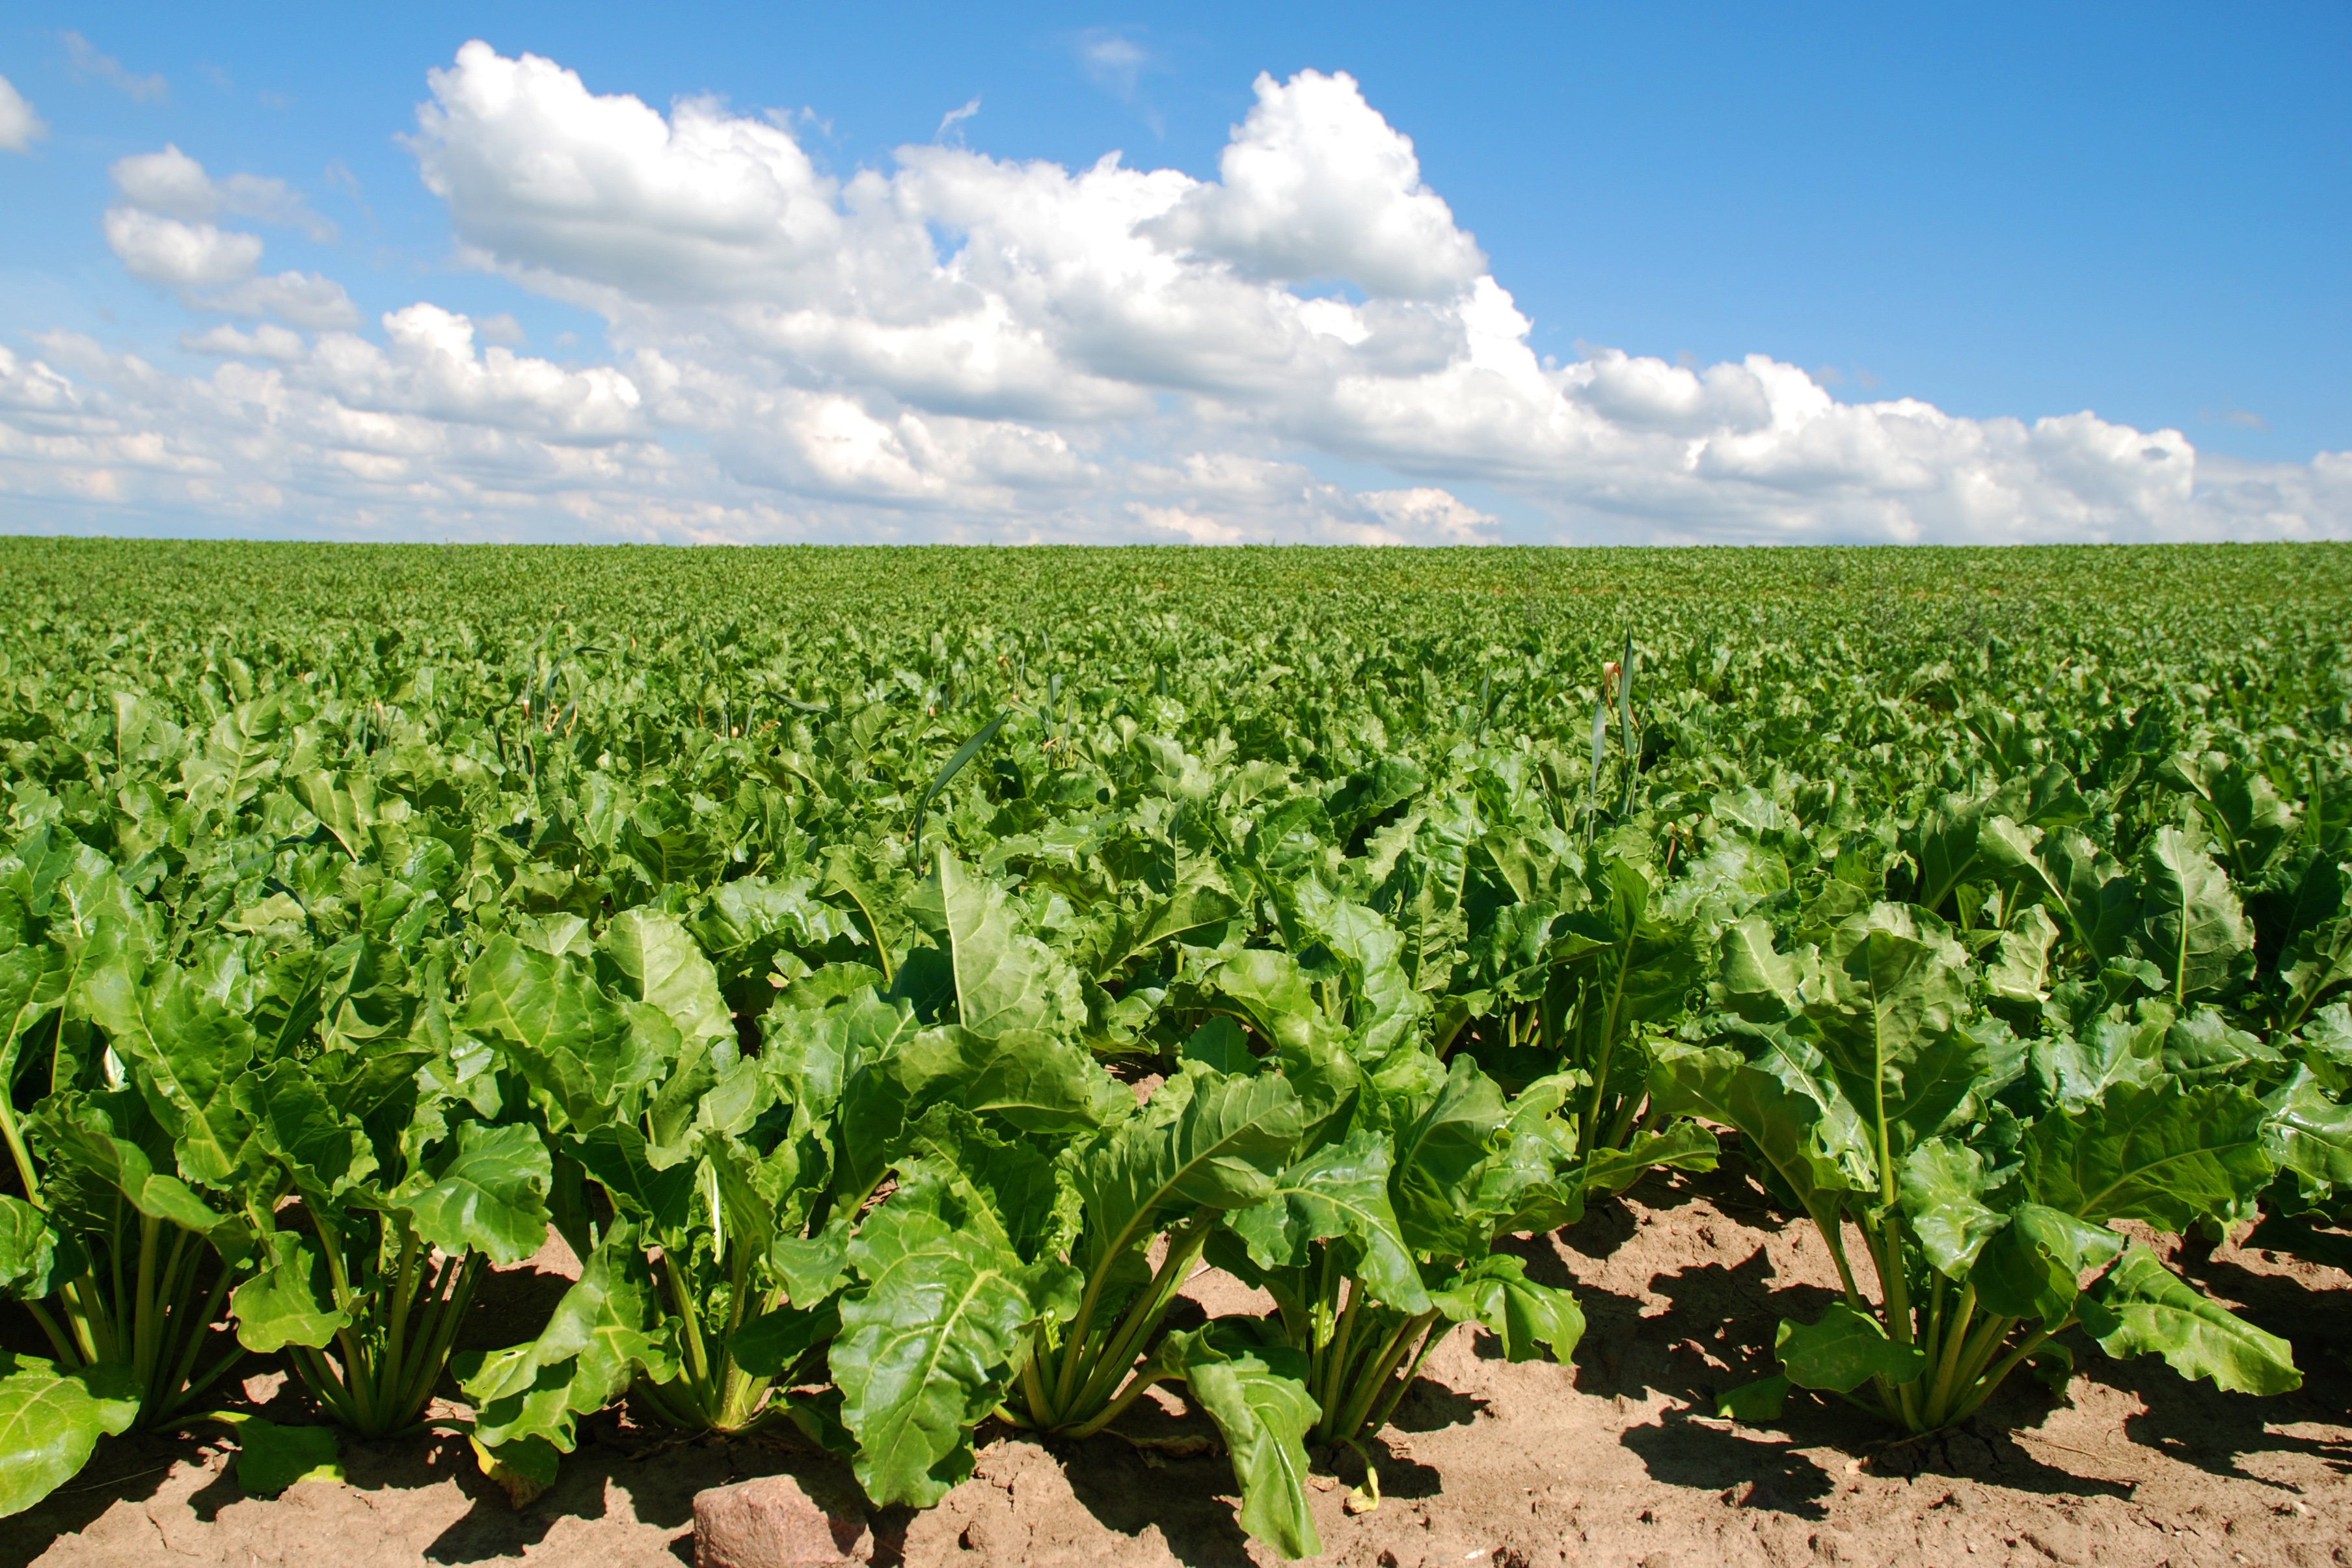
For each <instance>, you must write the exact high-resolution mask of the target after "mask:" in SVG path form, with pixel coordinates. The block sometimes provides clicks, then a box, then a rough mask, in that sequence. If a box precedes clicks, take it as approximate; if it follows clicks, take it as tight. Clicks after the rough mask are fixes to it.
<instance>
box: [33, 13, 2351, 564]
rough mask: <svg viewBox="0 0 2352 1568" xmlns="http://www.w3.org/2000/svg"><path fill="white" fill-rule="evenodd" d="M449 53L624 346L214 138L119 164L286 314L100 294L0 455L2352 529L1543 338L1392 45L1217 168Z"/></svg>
mask: <svg viewBox="0 0 2352 1568" xmlns="http://www.w3.org/2000/svg"><path fill="white" fill-rule="evenodd" d="M428 85H429V88H430V92H431V98H430V100H429V101H428V102H426V103H425V104H424V105H423V106H422V107H421V108H420V110H419V111H418V119H417V127H416V130H415V132H414V134H413V135H412V136H411V137H410V138H409V141H408V145H409V147H410V149H411V151H412V152H413V153H414V154H415V157H416V160H417V163H418V167H419V170H420V172H421V174H422V175H423V177H424V180H425V184H426V185H427V186H428V188H429V189H431V190H432V191H433V192H434V193H436V195H438V196H439V197H440V198H441V199H442V200H443V202H444V203H445V204H446V207H447V211H448V215H449V218H450V222H451V224H452V226H453V228H454V230H455V235H456V238H457V245H458V254H459V255H460V257H461V258H464V259H465V260H467V262H469V263H470V264H471V265H473V266H476V267H478V268H483V269H486V270H488V271H491V272H495V273H498V274H500V275H502V276H503V277H505V278H506V279H509V280H510V281H511V282H512V283H514V284H517V285H520V286H521V287H523V288H525V289H531V290H535V291H537V292H539V293H541V294H543V295H545V296H548V297H550V298H552V299H555V300H562V301H564V302H566V303H568V304H570V305H572V306H575V307H580V308H584V309H586V310H591V311H593V312H594V313H596V314H597V315H598V316H600V317H601V318H602V319H603V321H604V338H605V340H606V342H607V343H608V344H609V348H610V353H609V355H608V363H601V364H597V363H592V364H586V365H559V364H556V363H552V362H551V361H547V360H542V359H539V358H535V357H532V356H530V355H528V354H525V353H519V352H517V349H518V347H519V345H520V344H521V342H523V334H522V331H521V329H520V325H519V324H518V323H517V322H516V321H514V320H513V318H512V316H511V314H510V313H507V312H500V313H498V314H494V315H487V316H484V317H482V318H480V319H475V318H472V317H468V316H467V315H464V314H461V313H459V312H457V311H455V310H448V309H446V308H445V307H443V306H441V305H438V304H436V303H433V302H431V301H429V300H420V301H418V302H416V303H415V304H412V305H409V306H407V307H406V308H404V309H402V310H394V311H391V312H389V313H387V314H384V315H383V316H381V317H380V318H378V319H376V321H374V322H373V324H372V325H371V324H364V323H362V321H361V318H360V313H359V312H358V310H356V309H355V308H354V307H353V306H352V301H351V300H350V299H349V297H348V296H347V295H346V294H345V293H344V291H343V289H341V285H340V284H338V283H336V282H335V281H334V280H332V279H327V278H325V277H322V276H320V275H317V274H310V273H281V274H278V275H277V276H275V277H263V276H259V275H258V267H259V259H260V254H261V242H260V241H259V240H258V239H257V237H253V236H250V235H240V234H236V233H232V232H229V231H226V230H223V229H220V228H218V227H217V226H215V218H217V217H220V216H244V217H248V218H252V219H254V220H256V221H262V222H278V223H294V224H298V225H299V224H301V223H303V222H304V221H305V218H304V214H306V213H307V209H306V208H304V207H302V206H301V205H300V204H299V197H297V196H296V195H294V194H293V193H292V192H291V191H290V190H289V189H288V188H287V187H285V186H283V185H282V184H279V183H278V182H275V181H265V180H259V179H256V178H251V177H247V176H232V177H231V178H229V179H226V180H217V179H215V178H213V177H211V176H210V175H208V174H205V171H204V170H203V169H202V168H201V166H200V165H197V164H196V163H195V162H194V160H193V159H190V158H188V157H186V155H185V154H184V153H180V152H179V151H178V149H177V148H176V147H166V148H165V149H163V152H161V153H149V154H142V155H141V156H140V157H137V158H132V159H126V160H124V161H123V162H122V163H119V164H117V165H116V167H115V182H116V184H117V187H118V189H119V191H120V193H121V205H118V206H117V207H116V208H114V209H113V210H112V211H111V212H110V213H109V215H108V216H107V219H106V223H107V230H108V236H109V238H110V242H111V243H113V245H114V247H115V249H116V251H117V253H118V254H119V255H120V256H121V258H122V259H123V261H124V264H125V266H126V267H127V268H130V269H131V271H132V272H133V273H134V274H135V275H137V276H140V277H142V278H145V279H150V280H152V281H155V282H159V283H163V284H165V285H166V286H170V287H175V288H178V289H181V290H182V299H183V300H184V303H186V304H187V305H188V306H189V307H190V308H191V309H194V310H211V311H216V312H224V313H232V314H237V315H242V316H244V317H247V318H248V319H253V320H254V321H255V322H256V324H254V325H253V326H251V327H250V328H235V327H229V326H215V327H211V328H208V329H206V330H204V331H198V332H195V333H194V334H193V335H190V336H187V337H185V338H184V340H183V342H182V346H183V348H184V349H185V350H186V351H187V352H189V353H196V354H203V355H207V356H214V357H215V358H217V359H218V360H219V362H220V363H217V364H216V365H215V367H213V368H212V369H211V370H210V371H209V373H208V374H202V375H196V376H179V375H173V374H169V373H166V372H163V371H159V370H157V369H155V368H154V367H153V366H152V365H150V364H148V363H145V362H144V361H142V360H141V359H139V358H137V357H136V356H134V355H126V354H121V353H115V352H113V351H109V350H104V349H101V348H100V347H99V346H98V345H96V344H94V343H91V342H89V341H88V340H84V339H77V338H73V337H71V336H69V335H63V334H52V335H50V336H49V337H47V338H43V339H41V340H39V342H38V343H37V352H28V353H25V354H21V355H13V356H12V357H10V358H8V359H7V360H6V361H5V363H0V490H5V491H9V492H13V493H16V494H17V495H20V496H30V497H42V498H47V500H49V501H51V502H54V504H57V505H60V506H63V505H68V504H71V505H82V506H100V505H105V506H120V507H123V508H130V509H142V508H143V509H147V510H151V511H153V512H155V513H156V514H157V515H165V514H169V513H171V512H172V510H173V509H174V508H178V509H182V510H186V509H194V510H198V511H200V512H203V513H204V514H205V515H206V516H214V515H218V516H223V517H229V518H234V519H250V520H252V521H253V525H254V526H257V527H261V526H270V525H272V523H271V520H273V519H282V520H289V521H285V522H284V523H283V526H289V527H291V526H296V523H295V522H294V521H291V520H295V519H299V520H301V521H300V526H305V527H310V528H312V529H316V528H320V527H331V528H342V529H345V530H348V531H362V532H364V531H390V532H409V533H419V532H421V533H423V534H425V535H426V536H428V537H440V536H442V535H444V534H449V535H457V534H465V535H469V536H470V535H490V536H499V535H509V536H511V535H534V534H536V535H541V536H545V535H549V534H554V535H588V536H598V537H602V536H623V537H667V538H682V539H728V538H735V539H744V540H753V539H821V538H874V539H916V538H929V539H942V540H958V539H997V540H1016V539H1053V540H1102V539H1122V538H1124V539H1168V540H1227V541H1243V540H1263V539H1281V540H1324V541H1353V542H1396V543H1444V542H1470V541H1478V540H1492V539H1500V538H1556V539H1572V540H1581V541H1618V540H1660V541H1686V540H1717V541H1809V542H1817V541H1855V542H1867V541H1912V540H1937V541H1952V542H1971V541H1986V542H1990V541H2028V540H2055V539H2165V538H2220V537H2230V538H2315V537H2346V536H2352V455H2347V454H2334V455H2330V454H2323V455H2321V456H2320V457H2319V458H2316V459H2315V460H2314V461H2313V462H2311V463H2307V464H2270V465H2254V464H2238V463H2231V462H2228V461H2225V460H2221V459H2216V458H2210V457H2208V456H2206V455H2203V454H2200V453H2199V452H2198V451H2197V450H2196V448H2195V447H2194V446H2193V445H2192V444H2191V443H2190V442H2189V440H2188V439H2187V438H2186V437H2184V436H2183V435H2182V434H2181V433H2180V432H2179V431H2175V430H2157V431H2143V430H2138V429H2135V428H2132V427H2130V426H2124V425H2121V424H2117V423H2114V422H2111V421H2107V420H2103V419H2101V418H2099V417H2098V416H2095V415H2094V414H2091V413H2087V412H2085V413H2082V414H2076V415H2070V416H2063V417H2057V418H2044V419H2040V420H2035V421H2032V422H2028V421H2024V420H2019V419H2006V418H1992V419H1969V418H1963V417H1960V416H1954V415H1950V414H1948V413H1946V412H1944V411H1943V410H1941V409H1939V408H1937V407H1935V406H1934V405H1930V404H1927V403H1925V402H1920V401H1916V400H1910V399H1894V400H1886V401H1880V402H1871V403H1857V402H1841V401H1839V400H1838V399H1837V398H1835V397H1833V396H1832V395H1831V392H1830V390H1829V388H1828V387H1827V386H1826V385H1825V384H1823V380H1822V379H1821V378H1817V377H1816V376H1814V375H1812V374H1808V373H1806V372H1805V371H1803V370H1801V369H1800V368H1798V367H1797V366H1795V365H1791V364H1787V363H1780V362H1778V361H1775V360H1772V359H1770V358H1769V357H1765V356H1761V355H1751V356H1749V357H1748V358H1746V359H1743V360H1739V361H1737V362H1732V363H1723V364H1717V365H1711V366H1705V367H1699V366H1685V365H1676V364H1669V363H1665V362H1664V361H1661V360H1657V359H1652V358H1645V357H1639V356H1633V355H1629V354H1625V353H1618V352H1615V351H1612V350H1604V349H1595V350H1591V351H1589V352H1588V353H1586V354H1585V356H1584V357H1583V358H1581V359H1580V360H1578V361H1576V362H1574V363H1569V364H1565V365H1555V364H1551V363H1546V362H1543V361H1540V360H1539V359H1538V356H1537V355H1536V353H1534V351H1533V349H1532V348H1531V346H1530V344H1529V342H1528V339H1529V335H1530V331H1531V323H1530V322H1529V321H1528V320H1527V318H1526V316H1525V315H1524V314H1523V313H1522V312H1521V311H1520V310H1519V309H1518V308H1517V303H1516V302H1515V301H1514V300H1513V299H1512V297H1511V294H1510V292H1509V290H1508V289H1507V288H1506V287H1505V285H1504V283H1503V282H1502V281H1501V280H1500V279H1497V278H1496V277H1495V276H1494V275H1493V272H1492V270H1491V268H1490V265H1489V262H1488V260H1487V258H1486V256H1485V254H1484V253H1483V252H1482V251H1481V249H1480V247H1478V244H1477V242H1476V240H1475V237H1473V236H1472V235H1471V234H1470V233H1469V232H1468V231H1467V230H1466V229H1465V228H1464V227H1463V226H1461V225H1460V224H1459V223H1457V222H1456V220H1455V218H1454V214H1453V212H1452V210H1451V209H1450V208H1449V207H1448V205H1446V203H1445V201H1444V198H1443V197H1442V196H1441V195H1438V194H1437V193H1436V192H1434V191H1433V190H1431V189H1430V188H1429V186H1428V184H1426V182H1425V181H1424V180H1423V177H1422V173H1421V167H1420V163H1419V160H1418V158H1417V156H1416V154H1415V153H1414V150H1413V147H1412V142H1411V141H1410V140H1408V139H1407V137H1406V136H1405V135H1404V134H1403V133H1402V132H1400V131H1399V130H1397V129H1396V128H1395V127H1393V126H1391V125H1390V124H1389V123H1388V122H1387V121H1386V120H1385V119H1384V118H1383V117H1382V116H1381V114H1380V112H1379V111H1378V110H1375V109H1374V108H1373V107H1372V106H1371V105H1370V103H1368V102H1367V101H1366V100H1365V98H1364V95H1363V93H1362V91H1361V89H1360V88H1359V86H1358V84H1357V83H1356V82H1355V81H1354V80H1352V79H1349V77H1347V76H1345V75H1339V74H1331V75H1325V74H1319V73H1317V72H1313V71H1305V72H1301V73H1299V74H1298V75H1297V76H1294V77H1292V78H1291V79H1288V80H1286V81H1276V80H1275V79H1273V78H1271V77H1261V78H1259V79H1258V80H1257V83H1256V87H1255V103H1254V105H1253V107H1252V108H1251V110H1250V111H1249V113H1248V115H1247V117H1246V118H1245V120H1244V122H1243V123H1242V124H1240V125H1238V126H1236V127H1234V132H1233V135H1232V139H1231V141H1230V142H1229V144H1228V145H1227V147H1226V149H1225V151H1224V153H1223V157H1222V158H1221V159H1220V161H1219V165H1218V177H1217V178H1215V179H1213V180H1201V179H1196V178H1194V177H1193V176H1192V175H1190V174H1185V173H1183V172H1181V171H1179V170H1173V169H1139V168H1130V167H1129V166H1127V164H1126V163H1125V162H1124V160H1123V159H1122V158H1121V157H1120V155H1118V153H1108V154H1106V155H1105V156H1104V157H1102V158H1100V159H1098V160H1097V161H1096V162H1095V163H1091V164H1088V165H1087V166H1084V167H1078V168H1070V167H1065V166H1062V165H1059V164H1056V163H1047V162H1042V161H1029V162H1022V161H1015V160H1005V159H997V158H992V157H989V156H987V155H985V154H984V153H979V152H974V151H972V150H970V149H968V148H966V147H963V146H961V145H940V144H936V143H934V144H929V145H922V146H910V147H906V148H902V149H900V150H899V152H898V154H897V156H896V158H895V159H894V160H893V161H892V162H891V163H889V164H888V165H887V166H885V167H880V168H863V169H860V170H857V171H856V172H855V173H852V174H846V175H837V174H834V173H832V172H830V171H828V170H827V169H826V168H824V166H823V165H822V164H821V163H819V162H818V161H817V160H816V159H814V158H813V157H812V156H811V155H810V154H809V153H808V152H807V151H806V150H805V149H804V148H803V145H802V143H801V142H800V141H799V140H798V139H797V137H796V136H795V134H794V133H793V130H792V127H793V125H794V124H795V123H797V121H794V120H793V118H792V117H789V116H773V117H770V116H763V115H752V114H748V113H738V112H736V111H734V110H730V108H728V107H727V106H726V105H724V104H721V103H719V102H717V101H714V100H707V99H698V98H688V99H682V100H678V101H677V102H675V103H673V104H671V105H669V106H667V109H666V110H665V109H662V108H656V107H655V106H652V105H649V104H647V103H646V102H644V101H642V100H638V99H636V98H634V97H629V96H625V95H611V94H598V93H596V92H594V91H593V90H592V89H591V88H590V87H589V85H588V84H587V83H585V82H583V80H582V79H581V78H580V77H579V76H578V75H577V74H576V73H574V72H572V71H571V70H568V69H566V68H563V67H562V66H561V65H559V64H557V63H556V62H553V61H551V60H546V59H542V58H536V57H532V56H528V55H526V56H523V57H521V58H507V57H503V56H500V55H499V54H498V53H497V52H496V51H495V50H493V49H491V48H490V47H488V45H486V44H481V43H471V44H467V46H465V47H463V48H462V49H460V50H459V51H458V53H457V58H456V60H455V61H454V63H453V64H451V65H450V66H449V67H448V68H444V69H440V70H436V71H434V72H432V73H430V75H429V79H428ZM263 317H268V318H274V321H262V320H260V318H263ZM276 323H283V324H282V325H279V324H276ZM295 329H299V331H298V330H295ZM304 332H310V333H312V334H315V335H314V336H313V337H310V338H305V337H304V336H303V335H302V334H303V333H304ZM569 340H570V334H569V333H563V334H559V335H558V336H557V338H556V339H555V342H557V343H558V345H559V346H560V345H562V344H564V343H565V342H568V341H569ZM1318 457H1319V458H1329V459H1336V460H1338V461H1339V462H1340V463H1342V464H1345V465H1349V471H1355V470H1356V469H1358V468H1370V469H1372V470H1373V471H1375V472H1379V473H1383V474H1388V475H1393V476H1395V477H1394V479H1393V480H1391V481H1380V482H1376V483H1375V484H1374V485H1372V486H1370V487H1368V488H1362V489H1357V488H1352V487H1350V486H1348V485H1342V484H1339V483H1335V482H1332V481H1331V480H1330V479H1328V478H1326V477H1323V476H1320V475H1318V472H1317V471H1316V467H1315V465H1316V462H1317V461H1318ZM1471 487H1483V489H1471ZM1465 491H1466V492H1467V493H1471V494H1476V495H1481V496H1496V497H1503V498H1508V500H1509V501H1510V503H1511V504H1510V506H1507V507H1502V508H1501V509H1500V510H1504V511H1506V512H1508V511H1510V510H1512V509H1513V508H1517V511H1518V516H1517V519H1516V520H1515V521H1510V522H1508V523H1506V522H1505V521H1503V520H1502V519H1501V518H1499V517H1497V516H1496V515H1494V514H1493V513H1492V512H1491V511H1490V510H1485V509H1484V507H1485V506H1493V505H1495V504H1496V503H1493V502H1486V503H1484V505H1483V506H1481V505H1472V504H1470V503H1469V502H1468V501H1466V500H1465V499H1463V498H1464V493H1465ZM104 498H112V499H111V500H107V499H104Z"/></svg>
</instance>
